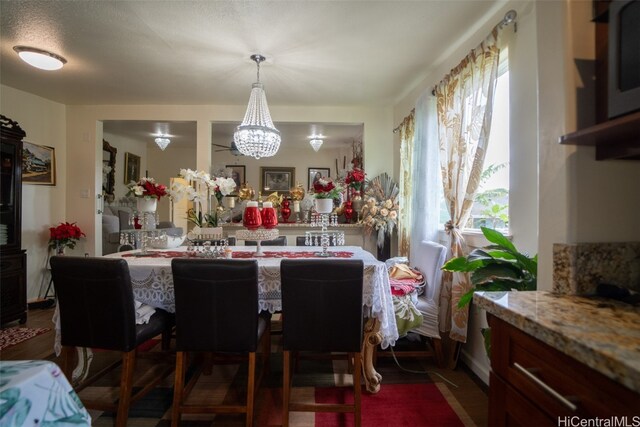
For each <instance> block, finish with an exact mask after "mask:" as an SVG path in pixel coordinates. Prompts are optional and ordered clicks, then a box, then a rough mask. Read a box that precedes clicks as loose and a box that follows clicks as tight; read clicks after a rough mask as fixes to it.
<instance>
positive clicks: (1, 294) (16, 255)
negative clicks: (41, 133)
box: [0, 114, 27, 324]
mask: <svg viewBox="0 0 640 427" xmlns="http://www.w3.org/2000/svg"><path fill="white" fill-rule="evenodd" d="M24 137H25V133H24V131H23V130H22V128H20V126H19V125H18V123H17V122H15V121H13V120H11V119H10V118H8V117H5V116H3V115H1V114H0V145H1V147H2V157H1V158H0V170H1V177H0V189H1V191H0V317H1V320H0V322H1V323H2V324H5V323H8V322H12V321H14V320H19V321H20V323H25V322H26V321H27V255H26V251H25V250H23V249H22V239H21V236H22V139H23V138H24Z"/></svg>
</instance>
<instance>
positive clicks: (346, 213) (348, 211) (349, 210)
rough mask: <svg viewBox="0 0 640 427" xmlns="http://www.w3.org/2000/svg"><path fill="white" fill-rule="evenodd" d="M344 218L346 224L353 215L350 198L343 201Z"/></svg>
mask: <svg viewBox="0 0 640 427" xmlns="http://www.w3.org/2000/svg"><path fill="white" fill-rule="evenodd" d="M343 213H344V218H345V219H346V220H347V224H350V223H351V217H352V216H353V202H352V201H351V200H347V201H346V202H344V210H343Z"/></svg>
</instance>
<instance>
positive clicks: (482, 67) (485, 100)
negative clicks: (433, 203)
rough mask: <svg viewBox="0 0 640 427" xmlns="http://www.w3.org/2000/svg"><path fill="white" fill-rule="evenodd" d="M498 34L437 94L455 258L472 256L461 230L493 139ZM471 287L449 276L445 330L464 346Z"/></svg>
mask: <svg viewBox="0 0 640 427" xmlns="http://www.w3.org/2000/svg"><path fill="white" fill-rule="evenodd" d="M497 35H498V29H497V28H496V29H494V30H493V31H492V32H491V34H490V35H489V36H488V37H487V38H486V39H485V40H484V41H483V42H482V43H481V44H480V45H479V46H478V47H477V48H475V49H474V50H472V51H471V53H469V55H467V57H466V58H464V59H463V60H462V62H461V63H460V64H459V65H458V66H457V67H456V68H454V69H453V70H451V72H450V73H449V74H448V75H447V76H445V78H444V79H443V80H442V81H441V82H440V83H439V84H438V86H437V87H436V90H435V92H436V102H437V115H438V137H439V143H440V168H441V171H442V184H443V189H444V197H445V200H446V204H447V209H448V211H449V214H450V217H451V220H450V221H448V222H447V224H446V226H445V229H446V231H447V234H448V235H449V238H450V250H451V256H452V257H458V256H463V255H465V253H466V251H465V250H464V239H463V237H462V234H461V233H460V229H461V228H463V227H464V226H465V224H466V222H467V220H468V219H469V216H470V214H471V208H472V206H473V201H474V197H475V195H476V192H477V190H478V185H479V183H480V175H481V173H482V169H483V164H484V157H485V153H486V146H487V143H488V141H489V134H490V131H491V112H492V109H493V97H494V93H495V87H496V80H497V76H498V61H499V56H500V49H499V48H498V45H497ZM469 289H471V283H470V281H469V276H468V274H462V273H453V274H452V273H448V272H445V274H444V275H443V282H442V292H441V296H440V299H441V301H440V307H441V309H443V308H447V309H449V310H450V313H451V314H450V315H447V316H446V317H445V319H446V321H447V322H450V324H445V325H443V326H444V327H445V330H448V329H449V328H450V331H451V332H450V334H449V336H450V337H451V338H452V339H453V340H456V341H460V342H466V340H467V325H468V318H469V306H468V305H467V306H465V307H464V308H458V301H459V300H460V297H461V296H462V295H464V294H465V293H466V292H467V291H468V290H469Z"/></svg>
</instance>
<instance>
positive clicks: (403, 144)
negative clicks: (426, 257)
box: [398, 110, 415, 257]
mask: <svg viewBox="0 0 640 427" xmlns="http://www.w3.org/2000/svg"><path fill="white" fill-rule="evenodd" d="M414 115H415V110H411V114H409V115H408V116H407V117H405V118H404V120H403V121H402V123H401V124H400V126H399V129H398V131H399V133H400V206H401V207H402V208H401V209H400V212H399V213H400V218H399V220H398V255H399V256H406V257H409V254H410V249H411V224H412V218H411V216H412V215H411V212H412V208H411V207H412V205H413V191H412V188H411V187H412V179H411V170H412V168H413V160H412V154H413V144H414V142H413V134H414Z"/></svg>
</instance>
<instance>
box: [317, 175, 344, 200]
mask: <svg viewBox="0 0 640 427" xmlns="http://www.w3.org/2000/svg"><path fill="white" fill-rule="evenodd" d="M340 191H341V189H340V188H338V187H336V186H335V184H334V183H333V181H332V180H331V178H327V177H324V176H323V177H322V178H320V179H318V180H316V182H314V183H313V195H314V196H315V198H316V199H335V198H336V197H339V195H340Z"/></svg>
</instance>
